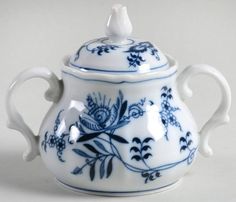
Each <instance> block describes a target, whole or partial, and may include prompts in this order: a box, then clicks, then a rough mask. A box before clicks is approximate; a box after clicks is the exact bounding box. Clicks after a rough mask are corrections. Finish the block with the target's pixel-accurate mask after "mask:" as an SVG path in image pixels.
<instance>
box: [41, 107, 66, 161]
mask: <svg viewBox="0 0 236 202" xmlns="http://www.w3.org/2000/svg"><path fill="white" fill-rule="evenodd" d="M63 111H64V110H61V111H60V112H59V113H58V115H57V117H56V120H55V125H54V130H53V133H52V134H49V132H48V131H47V132H46V133H45V135H44V140H43V141H42V143H41V147H42V148H43V149H44V151H45V152H47V148H48V147H49V148H55V149H56V150H57V157H58V159H59V160H60V161H61V162H65V160H64V159H63V158H62V155H63V151H64V150H65V148H66V140H65V137H66V136H68V135H69V134H65V133H63V134H61V135H60V136H58V135H57V134H56V133H57V130H58V127H59V125H60V123H61V121H60V115H61V113H62V112H63Z"/></svg>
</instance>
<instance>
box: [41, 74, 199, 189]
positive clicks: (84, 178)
mask: <svg viewBox="0 0 236 202" xmlns="http://www.w3.org/2000/svg"><path fill="white" fill-rule="evenodd" d="M62 79H63V83H64V92H63V95H62V98H61V99H60V101H59V103H58V104H57V105H55V106H54V107H53V108H52V109H51V110H50V112H49V113H48V115H47V116H46V118H45V119H44V122H43V124H42V127H41V129H40V133H39V135H40V141H39V142H40V143H42V142H43V141H44V138H45V133H46V132H49V133H48V134H53V129H54V125H55V124H54V123H55V120H56V117H57V115H58V113H59V112H60V111H61V110H64V111H63V112H62V113H61V116H60V124H59V126H58V128H59V129H58V130H57V131H56V132H55V133H56V135H58V136H61V135H62V133H69V128H70V126H71V124H74V123H75V122H78V121H79V116H83V115H84V111H86V109H85V108H84V106H86V105H88V104H87V100H86V99H87V96H88V94H93V93H95V94H96V95H98V93H100V95H101V96H102V101H103V95H106V99H107V100H108V99H111V102H110V105H112V104H113V103H115V102H116V99H117V97H118V96H119V91H120V92H122V93H123V96H124V100H127V101H128V106H130V104H132V103H137V102H140V100H141V99H143V98H146V101H145V103H144V106H143V107H142V108H143V110H144V111H145V112H144V114H143V115H142V116H140V117H138V118H130V122H129V123H128V124H127V125H124V126H122V127H119V128H117V129H116V130H115V132H114V134H115V135H119V136H121V137H123V138H124V139H126V140H127V141H128V143H120V142H117V141H115V140H112V143H113V144H114V145H115V147H116V149H117V150H118V152H119V153H120V155H121V159H122V161H124V162H122V161H121V160H120V159H119V158H118V157H117V156H116V155H115V156H114V158H113V165H112V167H113V169H112V173H111V175H110V176H109V177H108V178H106V173H105V176H104V177H103V178H102V179H100V166H101V162H100V161H98V162H97V163H96V167H95V177H94V179H93V180H91V179H90V166H86V167H85V168H84V169H83V173H82V174H78V175H74V174H72V173H71V172H72V171H73V170H74V169H75V168H76V167H82V166H83V165H84V164H85V159H86V158H84V157H81V156H80V155H77V154H76V153H75V152H74V151H73V149H77V148H78V149H80V150H82V151H84V152H86V153H87V154H89V155H91V156H94V154H93V152H91V151H89V150H88V149H87V148H86V147H84V146H83V144H85V143H86V144H90V145H93V146H94V147H95V148H96V149H97V150H99V148H98V147H97V146H96V144H94V140H97V141H100V142H101V143H102V144H103V145H104V147H105V148H106V150H107V151H108V152H109V153H113V152H112V150H111V148H110V145H109V143H106V142H104V141H102V140H100V139H98V138H94V139H91V140H88V141H85V142H78V143H72V144H68V142H67V143H66V148H65V150H64V151H63V154H62V155H61V157H62V159H63V160H65V162H61V161H60V160H59V159H58V156H57V149H56V148H55V147H53V148H50V147H49V145H47V149H46V152H45V150H44V144H43V146H40V154H41V157H42V159H43V161H44V162H45V164H46V165H47V167H48V168H49V170H50V171H51V172H52V173H53V174H54V175H55V176H56V178H57V179H58V180H59V181H61V182H64V183H65V184H68V185H71V186H74V187H79V188H83V189H89V190H96V191H107V192H129V191H130V192H133V191H145V190H150V189H158V188H160V187H163V186H167V185H170V184H172V183H174V182H176V181H178V180H179V179H180V178H181V177H182V176H183V175H184V174H185V173H186V172H187V171H188V170H189V169H190V164H189V163H188V159H186V158H188V156H189V155H190V151H189V150H187V149H186V150H181V151H180V148H181V144H180V143H182V142H180V138H181V137H182V136H183V137H185V135H186V133H187V132H188V131H190V132H191V137H190V138H191V140H192V141H193V142H192V144H191V149H192V148H195V149H196V148H197V146H198V132H197V128H196V126H195V123H194V120H193V118H192V115H191V113H190V112H189V110H188V109H187V107H186V106H185V104H184V103H183V102H182V101H181V100H180V98H179V95H178V92H177V90H176V85H175V80H176V74H173V75H170V76H169V77H168V78H158V77H157V78H156V79H154V80H150V81H144V82H137V83H122V84H112V83H105V82H101V81H85V80H83V79H79V78H78V77H76V75H75V74H67V73H65V72H64V73H62ZM164 86H167V87H168V89H172V93H171V94H172V96H173V99H171V100H170V101H169V103H170V105H171V107H172V106H173V107H176V108H177V107H178V108H179V109H178V110H176V111H175V112H173V115H174V116H175V117H176V121H178V122H179V123H180V125H181V130H180V129H179V127H176V126H172V125H171V124H169V126H168V134H167V135H168V140H167V138H166V137H165V130H166V129H165V127H164V125H163V123H162V121H161V115H160V112H161V111H162V110H163V107H162V103H163V98H162V97H161V94H162V93H163V90H162V88H163V87H164ZM97 99H99V98H98V96H97ZM107 100H106V101H107ZM106 101H105V103H106ZM150 101H152V102H153V104H152V105H151V104H150ZM98 102H99V101H98ZM76 104H77V106H78V107H77V109H76V108H75V105H76ZM80 110H81V111H80ZM127 111H128V110H126V112H125V115H127ZM62 124H63V125H64V124H65V126H62ZM114 125H115V124H114ZM84 128H85V129H87V128H86V127H84ZM71 131H72V132H70V136H71V138H70V139H78V136H79V134H78V133H77V132H73V129H71ZM94 132H96V131H94ZM98 137H102V138H105V139H107V135H104V134H103V133H102V134H101V135H99V136H98ZM134 137H138V138H139V139H140V140H144V139H145V138H147V137H150V138H153V140H151V141H149V142H148V143H146V145H149V146H150V147H151V149H150V148H149V149H148V151H143V152H144V153H150V154H152V156H150V157H149V158H148V159H147V160H146V164H147V165H148V166H149V167H150V168H149V167H147V166H146V165H145V164H144V163H143V162H142V160H139V161H137V160H135V159H131V158H132V157H133V156H134V155H135V154H138V152H137V153H136V152H135V151H130V149H131V147H132V146H139V145H138V144H137V143H136V142H133V141H132V140H133V138H134ZM64 139H65V140H66V139H67V138H64ZM107 140H109V139H107ZM99 151H101V149H100V150H99ZM101 152H103V151H101ZM194 152H196V150H194ZM103 153H104V152H103ZM191 155H193V154H191ZM191 157H192V156H191ZM191 157H189V158H191ZM183 159H186V160H185V161H183V162H182V163H179V164H178V165H175V166H174V165H173V167H171V168H167V169H164V170H163V171H162V170H160V175H161V176H160V177H158V178H157V179H155V180H153V181H149V180H148V181H147V183H145V179H146V178H144V177H142V176H141V174H142V172H141V171H140V172H135V171H132V169H131V170H130V169H129V168H127V167H126V166H127V165H126V163H127V164H129V165H132V166H135V167H136V168H139V169H143V170H151V169H155V168H157V167H160V166H163V165H168V164H172V163H175V162H179V161H181V160H183ZM108 160H109V157H108V159H107V161H106V162H105V171H106V172H107V166H108V165H107V164H108ZM189 161H192V159H191V160H190V159H189ZM124 163H125V164H124ZM160 169H161V168H160ZM156 170H157V171H158V170H159V169H156Z"/></svg>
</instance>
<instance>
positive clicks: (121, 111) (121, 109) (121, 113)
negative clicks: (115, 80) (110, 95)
mask: <svg viewBox="0 0 236 202" xmlns="http://www.w3.org/2000/svg"><path fill="white" fill-rule="evenodd" d="M127 104H128V102H127V100H125V101H124V102H123V103H122V105H121V108H120V114H119V119H120V118H121V117H122V116H123V115H124V114H125V111H126V109H127Z"/></svg>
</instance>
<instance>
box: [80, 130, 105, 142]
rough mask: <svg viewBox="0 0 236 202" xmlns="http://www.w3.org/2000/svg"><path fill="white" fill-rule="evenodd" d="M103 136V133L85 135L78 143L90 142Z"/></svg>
mask: <svg viewBox="0 0 236 202" xmlns="http://www.w3.org/2000/svg"><path fill="white" fill-rule="evenodd" d="M100 134H101V132H97V133H90V134H85V135H83V136H81V137H80V138H79V139H78V140H77V142H85V141H88V140H91V139H93V138H95V137H97V136H99V135H100Z"/></svg>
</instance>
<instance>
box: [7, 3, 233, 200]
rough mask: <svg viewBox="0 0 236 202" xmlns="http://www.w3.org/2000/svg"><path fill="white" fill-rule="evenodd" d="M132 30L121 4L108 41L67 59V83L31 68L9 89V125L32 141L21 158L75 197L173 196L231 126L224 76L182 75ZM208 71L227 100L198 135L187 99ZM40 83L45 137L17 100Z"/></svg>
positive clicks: (200, 68)
mask: <svg viewBox="0 0 236 202" xmlns="http://www.w3.org/2000/svg"><path fill="white" fill-rule="evenodd" d="M122 23H123V24H122ZM131 31H132V26H131V23H130V21H129V18H128V16H127V12H126V8H125V7H122V6H120V5H118V6H117V5H116V6H115V7H114V8H113V11H112V15H111V16H110V17H109V20H108V24H107V30H106V33H107V37H105V38H100V39H96V40H92V41H89V42H87V43H85V44H84V45H82V46H81V48H79V49H78V51H77V52H76V54H74V55H72V56H71V57H70V58H66V59H65V61H64V62H63V67H62V79H61V80H59V79H58V78H57V77H56V76H55V75H54V74H53V73H52V72H50V71H49V70H47V69H43V68H42V69H31V70H26V71H25V72H23V73H21V74H20V75H19V76H18V77H17V78H16V80H15V81H14V82H13V83H12V85H11V87H10V90H9V93H8V97H7V110H8V114H9V127H11V128H13V129H16V130H19V131H21V132H22V133H23V135H24V136H25V138H26V139H27V141H28V144H29V149H28V150H27V151H26V153H25V154H24V159H25V160H32V159H33V158H35V157H36V156H37V155H40V156H41V157H42V159H43V161H44V163H45V164H46V166H47V167H48V169H49V170H50V171H51V172H52V173H53V174H54V175H55V177H56V179H57V180H58V182H59V183H60V184H62V185H63V186H65V187H67V188H70V189H72V190H75V191H82V192H87V193H93V194H100V195H112V196H117V195H118V196H119V195H132V194H134V195H139V194H145V193H152V192H158V191H163V190H167V189H170V188H172V187H174V186H175V185H176V184H177V182H179V180H180V179H181V178H182V177H183V176H184V174H186V173H187V172H188V170H189V169H190V167H191V165H192V163H193V161H194V159H195V157H196V154H197V151H198V149H199V150H200V152H201V153H202V154H203V155H205V156H210V155H211V154H212V150H211V149H210V148H209V146H208V137H209V132H210V131H211V130H212V129H213V128H215V127H216V126H217V125H219V124H222V123H225V122H227V121H228V120H229V118H228V111H229V107H230V101H231V95H230V89H229V86H228V83H227V81H226V80H225V79H224V77H223V76H222V75H221V74H220V73H219V72H218V71H217V70H215V69H214V68H213V67H210V66H208V65H194V66H190V67H188V68H186V70H185V71H184V72H183V73H181V74H180V75H177V68H178V67H177V62H176V61H175V60H174V59H173V58H171V57H170V56H165V55H164V54H163V53H162V52H161V51H160V50H159V49H158V48H157V47H156V46H154V45H153V44H152V43H150V42H148V41H143V40H136V39H131V38H129V37H128V36H129V34H130V33H131ZM201 73H204V74H208V75H210V76H211V77H213V78H214V79H215V80H216V81H217V82H218V84H219V85H220V88H221V92H222V101H221V104H220V106H219V107H218V109H217V111H216V112H215V114H214V115H213V117H212V118H211V119H210V120H209V121H208V122H207V123H206V124H205V125H204V127H203V129H202V130H201V131H200V132H199V131H198V130H197V127H196V124H195V122H194V119H193V117H192V115H191V113H190V111H189V109H188V108H187V107H186V105H185V104H184V102H183V99H184V98H185V97H186V96H189V95H190V94H191V91H190V89H189V88H188V85H187V84H188V80H189V79H190V78H191V77H193V76H195V75H197V74H201ZM34 77H40V78H43V79H45V80H47V81H48V82H49V85H50V88H49V90H48V91H47V92H46V94H45V97H46V99H47V100H50V101H53V102H54V104H53V106H52V107H51V109H50V111H49V112H48V113H47V115H46V116H45V118H44V121H43V123H42V126H41V128H40V132H39V135H38V136H35V135H34V134H33V133H32V131H31V130H30V128H29V127H28V126H27V125H26V124H25V122H24V121H23V119H22V117H21V116H20V115H19V113H18V112H17V111H16V109H15V107H14V105H13V100H12V95H13V92H14V90H15V89H16V88H17V87H18V86H19V85H20V84H21V83H22V82H24V81H25V80H27V79H30V78H34ZM200 135H201V136H200Z"/></svg>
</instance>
